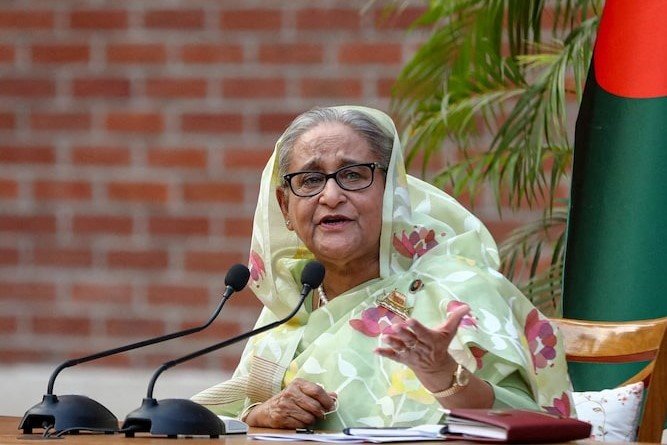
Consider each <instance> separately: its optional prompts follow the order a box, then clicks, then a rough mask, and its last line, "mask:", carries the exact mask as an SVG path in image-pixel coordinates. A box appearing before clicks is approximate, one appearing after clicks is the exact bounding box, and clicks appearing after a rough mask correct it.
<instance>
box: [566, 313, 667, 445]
mask: <svg viewBox="0 0 667 445" xmlns="http://www.w3.org/2000/svg"><path fill="white" fill-rule="evenodd" d="M553 321H554V322H555V323H556V324H557V325H558V327H559V328H560V331H561V333H562V334H563V337H564V339H565V352H566V355H567V360H568V361H572V362H589V363H591V362H597V363H632V362H643V361H650V362H649V363H648V365H647V366H646V367H645V368H644V369H642V370H641V371H640V372H639V373H637V374H636V375H634V376H633V377H631V378H630V379H628V380H627V381H625V382H623V383H622V384H621V385H619V386H622V385H627V384H630V383H635V382H639V381H643V382H644V385H645V387H646V388H647V389H646V392H645V403H644V413H643V416H642V419H641V422H640V423H639V431H638V435H637V442H654V443H655V442H658V443H659V442H660V440H661V437H662V430H663V428H664V423H665V416H666V415H667V335H665V333H666V331H667V317H664V318H656V319H653V320H639V321H628V322H600V321H582V320H571V319H563V318H560V319H558V318H557V319H553Z"/></svg>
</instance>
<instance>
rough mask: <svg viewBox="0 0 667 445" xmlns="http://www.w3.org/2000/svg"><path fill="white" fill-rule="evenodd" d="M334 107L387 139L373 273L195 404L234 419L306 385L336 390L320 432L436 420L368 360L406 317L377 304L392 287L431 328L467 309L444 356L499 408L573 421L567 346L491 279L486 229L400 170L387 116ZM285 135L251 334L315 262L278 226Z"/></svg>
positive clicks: (288, 302)
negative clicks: (483, 384)
mask: <svg viewBox="0 0 667 445" xmlns="http://www.w3.org/2000/svg"><path fill="white" fill-rule="evenodd" d="M338 109H339V110H341V111H343V112H346V111H347V110H356V111H359V112H362V113H364V114H366V115H368V116H370V117H371V118H372V119H373V120H374V121H375V122H376V123H377V124H378V125H379V126H380V127H381V128H383V129H384V130H385V131H387V132H389V133H390V134H393V136H394V145H393V150H392V155H391V161H390V163H389V166H388V171H387V176H386V186H385V191H384V197H383V213H382V221H383V222H382V234H381V237H380V277H378V278H375V279H372V280H370V281H368V282H366V283H363V284H362V285H359V286H357V287H355V288H353V289H350V290H348V291H347V292H345V293H343V294H341V295H339V296H338V297H336V298H335V299H334V300H332V301H331V302H330V303H329V304H327V305H325V306H322V307H321V308H319V309H317V310H315V311H311V309H310V304H309V303H308V304H307V305H306V307H304V308H302V309H301V310H300V311H299V313H298V314H297V316H296V317H295V318H294V319H292V320H291V321H290V322H289V323H287V324H285V325H282V326H280V327H278V328H277V329H274V330H272V331H269V332H267V333H265V334H263V335H259V336H257V337H255V338H253V339H251V340H250V341H249V343H248V344H247V346H246V348H245V351H244V353H243V356H242V358H241V363H240V364H239V367H238V368H237V370H236V371H235V373H234V376H233V378H232V379H231V380H229V381H226V382H222V383H221V384H219V385H216V386H214V387H212V388H209V389H207V390H205V391H202V392H201V393H199V394H197V395H196V396H195V397H193V400H195V401H197V402H199V403H202V404H204V405H206V406H208V407H209V408H210V409H212V410H214V411H215V412H218V413H221V414H226V415H237V414H238V413H239V412H240V411H242V410H243V409H244V408H245V407H247V406H248V405H250V404H251V403H256V402H261V401H264V400H267V399H268V398H269V397H271V396H272V395H273V394H276V393H277V392H279V391H280V390H281V388H283V387H284V386H285V385H287V384H289V382H290V381H292V380H293V379H294V378H296V377H301V378H304V379H307V380H310V381H313V382H317V383H320V384H322V385H323V386H324V388H325V389H326V390H327V391H335V392H336V393H338V402H339V409H338V411H337V412H335V413H333V414H329V415H327V418H326V420H325V421H323V422H320V424H319V425H317V426H318V427H319V428H325V429H339V428H341V427H344V426H350V425H370V426H381V425H416V424H421V423H436V422H437V421H438V420H439V419H440V417H441V416H442V409H441V407H440V404H439V403H438V402H437V401H436V400H435V398H433V396H431V395H430V394H429V393H428V391H426V389H425V388H423V387H422V385H421V384H420V383H419V381H418V379H417V378H416V377H415V375H414V373H413V372H412V371H411V370H410V369H409V368H407V367H406V366H404V365H402V364H400V363H396V362H394V361H392V360H389V359H385V358H382V357H379V356H377V355H376V354H374V353H373V349H374V348H376V347H377V346H380V345H381V340H380V337H381V335H380V334H381V332H382V331H383V329H386V328H387V327H388V326H391V325H392V324H395V323H400V322H402V321H403V319H402V318H401V317H400V316H399V315H398V314H396V313H395V312H392V311H390V310H387V309H386V308H385V307H382V306H379V305H378V301H379V300H381V299H383V298H384V297H385V296H386V295H388V294H389V293H390V292H392V291H394V290H396V291H398V292H399V293H400V294H401V295H403V296H404V297H405V300H406V301H405V306H406V307H408V308H411V309H410V310H409V312H410V314H409V315H410V316H411V317H413V318H416V319H418V320H419V321H420V322H422V323H424V324H425V325H427V326H430V327H435V326H437V325H439V324H440V323H442V321H443V320H444V319H445V318H446V315H447V313H448V312H450V311H451V310H452V309H453V308H454V307H456V306H458V305H460V304H462V303H467V304H468V305H469V306H470V307H471V313H470V315H468V316H466V317H464V319H463V321H462V323H461V325H460V327H459V330H458V332H457V335H456V338H455V339H454V341H453V342H452V343H451V345H450V349H449V352H450V354H451V355H452V356H453V357H454V359H455V360H457V361H458V362H459V363H461V364H463V365H464V366H465V367H466V368H468V369H469V370H471V371H474V372H475V374H476V375H477V376H479V377H480V378H482V379H484V380H486V381H487V382H489V383H490V384H491V385H492V387H493V389H494V394H495V397H496V406H497V407H503V406H516V407H524V408H526V407H528V408H530V407H533V408H535V409H538V408H541V409H544V410H548V411H552V412H554V413H560V414H564V415H570V414H573V411H572V408H571V404H570V394H569V389H570V382H569V378H568V375H567V367H566V362H565V356H564V353H563V348H562V340H561V338H560V337H559V336H558V335H557V333H556V332H555V328H554V327H553V325H552V324H551V323H549V321H548V320H547V319H546V318H545V317H544V316H543V315H542V314H540V313H539V312H538V311H537V309H535V308H534V307H533V305H532V304H531V303H530V302H529V301H528V300H527V299H526V298H525V297H524V296H523V295H522V294H521V293H520V292H519V291H518V290H517V289H516V288H515V287H514V286H513V285H512V284H511V283H510V282H509V281H508V280H507V279H505V278H504V277H503V276H502V275H501V274H500V273H499V272H498V271H497V268H498V264H499V260H498V251H497V248H496V245H495V243H494V241H493V239H492V237H491V235H490V234H489V232H488V231H487V229H486V228H485V227H484V226H483V224H482V223H481V222H480V221H479V220H478V219H477V218H476V217H475V216H473V215H472V214H471V213H470V212H468V211H467V210H466V209H465V208H463V207H462V206H461V205H460V204H459V203H458V202H456V201H455V200H454V199H453V198H451V197H450V196H448V195H447V194H445V193H444V192H442V191H441V190H439V189H436V188H435V187H433V186H431V185H429V184H427V183H425V182H423V181H420V180H419V179H417V178H414V177H412V176H409V175H407V174H406V172H405V167H404V162H403V153H402V149H401V145H400V139H399V136H398V134H397V132H396V129H395V127H394V124H393V122H392V121H391V119H390V118H389V117H388V116H387V115H386V114H384V113H382V112H380V111H378V110H373V109H369V108H364V107H338ZM281 139H282V138H281ZM281 139H279V140H278V142H277V143H276V149H275V151H274V153H273V155H272V156H271V158H270V159H269V161H268V163H267V165H266V168H265V169H264V172H263V174H262V183H261V188H260V196H259V199H258V203H257V209H256V211H255V220H254V230H253V236H252V246H251V252H250V269H251V284H250V285H251V287H252V289H253V291H254V292H255V294H256V295H257V297H258V298H259V299H260V300H261V301H262V303H263V304H264V306H265V307H264V309H263V311H262V313H261V315H260V317H259V320H258V321H257V326H262V325H265V324H267V323H269V322H271V321H274V320H276V319H279V318H281V317H283V316H285V315H286V314H287V313H289V312H290V311H291V310H292V309H293V308H294V307H295V305H296V303H297V301H298V296H299V290H300V288H301V283H300V282H299V276H300V272H301V270H302V268H303V266H304V265H305V263H306V262H307V261H308V259H312V258H313V255H312V253H311V252H309V251H308V250H307V249H306V248H305V246H304V245H303V243H301V242H300V241H299V239H298V238H297V237H296V235H295V234H294V232H291V231H289V230H287V228H286V227H285V223H284V218H283V215H282V213H281V211H280V208H279V206H278V202H277V200H276V198H275V189H276V187H278V186H279V184H280V183H281V178H279V177H278V153H279V152H280V149H281V147H282V143H281ZM448 383H449V382H443V385H446V384H448Z"/></svg>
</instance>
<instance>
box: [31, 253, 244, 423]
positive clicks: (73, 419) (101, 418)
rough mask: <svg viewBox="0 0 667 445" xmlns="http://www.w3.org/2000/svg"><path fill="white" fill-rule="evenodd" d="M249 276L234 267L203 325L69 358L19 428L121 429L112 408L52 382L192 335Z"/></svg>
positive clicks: (54, 372)
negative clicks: (85, 366)
mask: <svg viewBox="0 0 667 445" xmlns="http://www.w3.org/2000/svg"><path fill="white" fill-rule="evenodd" d="M249 278H250V271H249V270H248V268H247V267H246V266H244V265H242V264H235V265H234V266H232V267H231V268H230V269H229V271H228V272H227V275H226V276H225V286H226V288H225V292H224V293H223V294H222V299H221V300H220V303H218V307H217V308H216V309H215V311H214V312H213V314H212V315H211V316H210V317H209V319H208V321H206V323H204V324H203V325H201V326H197V327H193V328H189V329H185V330H182V331H178V332H174V333H171V334H166V335H162V336H159V337H154V338H151V339H148V340H143V341H139V342H136V343H132V344H129V345H125V346H121V347H118V348H114V349H108V350H106V351H102V352H98V353H96V354H91V355H87V356H85V357H79V358H75V359H71V360H67V361H65V362H63V363H61V364H60V365H58V367H57V368H56V369H55V370H54V371H53V373H52V374H51V377H50V378H49V383H48V386H47V390H46V394H45V395H44V397H43V398H42V401H41V402H40V403H38V404H37V405H35V406H33V407H32V408H30V409H29V410H28V411H26V413H25V414H24V415H23V419H22V420H21V424H20V425H19V429H23V433H24V434H31V433H32V429H33V428H44V430H45V432H46V431H48V430H51V429H54V430H55V432H59V434H62V433H63V432H65V431H66V432H70V431H76V432H78V431H80V430H87V431H102V432H106V433H113V432H116V431H118V418H117V417H116V416H114V415H113V413H112V412H111V411H109V410H108V409H107V408H105V407H104V406H103V405H101V404H100V403H99V402H96V401H95V400H93V399H91V398H89V397H86V396H81V395H64V396H60V397H58V396H56V395H55V394H53V385H54V383H55V381H56V377H57V376H58V374H60V372H61V371H62V370H63V369H65V368H69V367H72V366H75V365H78V364H80V363H86V362H89V361H92V360H97V359H99V358H103V357H108V356H110V355H114V354H119V353H121V352H125V351H130V350H132V349H137V348H142V347H144V346H149V345H153V344H156V343H161V342H163V341H167V340H171V339H172V338H177V337H183V336H185V335H189V334H193V333H195V332H199V331H201V330H203V329H205V328H207V327H208V326H209V325H210V324H211V323H212V322H213V320H215V319H216V317H217V316H218V314H220V311H221V310H222V307H223V306H224V305H225V302H226V301H227V300H228V299H229V297H231V296H232V294H233V293H234V292H238V291H240V290H241V289H243V288H244V287H245V285H246V284H247V283H248V279H249Z"/></svg>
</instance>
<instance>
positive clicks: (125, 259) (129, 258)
mask: <svg viewBox="0 0 667 445" xmlns="http://www.w3.org/2000/svg"><path fill="white" fill-rule="evenodd" d="M168 263H169V261H168V257H167V252H165V251H164V250H143V251H142V250H132V251H131V250H111V251H110V252H109V253H108V254H107V264H108V265H109V267H111V268H112V269H164V268H166V267H167V265H168Z"/></svg>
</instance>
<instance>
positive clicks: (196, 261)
mask: <svg viewBox="0 0 667 445" xmlns="http://www.w3.org/2000/svg"><path fill="white" fill-rule="evenodd" d="M240 262H241V255H239V254H235V253H229V252H200V251H193V252H186V254H185V269H186V270H190V271H200V272H221V273H226V272H227V270H228V269H229V267H230V266H231V265H232V264H234V263H240Z"/></svg>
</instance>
